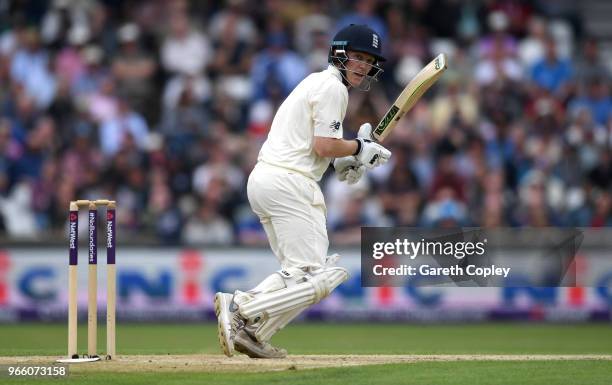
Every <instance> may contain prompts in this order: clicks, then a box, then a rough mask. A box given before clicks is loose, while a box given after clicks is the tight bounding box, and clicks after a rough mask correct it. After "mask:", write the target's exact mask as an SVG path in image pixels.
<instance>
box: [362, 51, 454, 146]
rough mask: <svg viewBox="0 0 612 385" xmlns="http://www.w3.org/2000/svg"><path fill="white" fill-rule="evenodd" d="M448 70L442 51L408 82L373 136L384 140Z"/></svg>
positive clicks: (377, 139)
mask: <svg viewBox="0 0 612 385" xmlns="http://www.w3.org/2000/svg"><path fill="white" fill-rule="evenodd" d="M445 70H446V56H445V55H444V54H443V53H442V54H440V55H438V56H437V57H436V58H435V59H434V60H432V61H431V62H430V63H429V64H427V65H426V66H425V67H423V69H422V70H421V71H419V73H418V74H417V75H416V76H415V77H414V78H413V79H412V80H411V81H410V83H408V85H407V86H406V88H404V90H403V91H402V93H401V94H400V95H399V96H398V97H397V99H396V100H395V102H394V103H393V105H392V106H391V108H389V111H387V113H386V114H385V116H383V118H382V119H381V120H380V122H379V123H378V125H377V126H376V128H375V129H374V131H373V132H372V136H373V137H374V139H375V140H376V141H378V142H382V141H383V140H384V139H385V138H386V137H387V135H389V133H390V132H391V131H392V130H393V128H394V127H395V126H396V125H397V122H398V121H399V120H400V119H401V118H402V117H403V116H404V115H405V114H406V112H408V110H410V109H411V108H412V107H414V105H415V104H416V103H417V102H418V100H419V99H420V98H421V96H422V95H423V94H424V93H425V91H427V90H428V89H429V88H430V87H431V86H432V85H433V84H434V83H435V82H436V80H438V78H439V77H440V76H441V75H442V73H443V72H444V71H445Z"/></svg>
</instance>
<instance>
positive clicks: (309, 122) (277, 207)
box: [215, 24, 391, 358]
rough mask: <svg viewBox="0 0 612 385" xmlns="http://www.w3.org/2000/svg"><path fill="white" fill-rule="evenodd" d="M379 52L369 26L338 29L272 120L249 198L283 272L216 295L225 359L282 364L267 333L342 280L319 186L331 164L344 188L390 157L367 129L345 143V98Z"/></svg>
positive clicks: (372, 71) (371, 72) (368, 73)
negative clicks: (320, 60) (324, 62)
mask: <svg viewBox="0 0 612 385" xmlns="http://www.w3.org/2000/svg"><path fill="white" fill-rule="evenodd" d="M381 48H382V41H381V40H380V36H379V35H378V34H377V33H376V32H374V31H373V30H372V29H370V28H369V27H367V26H365V25H354V24H351V25H350V26H348V27H345V28H343V29H342V30H340V31H339V32H338V33H337V34H336V36H335V37H334V39H333V41H332V43H331V46H330V49H329V59H328V60H329V66H328V68H327V69H326V70H324V71H321V72H317V73H313V74H311V75H309V76H308V77H306V78H305V79H304V80H303V81H302V82H301V83H300V84H298V86H297V87H296V88H295V89H294V90H293V91H292V92H291V94H289V96H288V97H287V99H285V101H284V102H283V103H282V104H281V106H280V107H279V109H278V111H277V112H276V115H275V116H274V120H273V122H272V127H271V129H270V133H269V134H268V138H267V139H266V141H265V143H264V144H263V146H262V148H261V151H260V152H259V156H258V159H257V164H256V166H255V167H254V169H253V171H252V172H251V174H250V176H249V179H248V184H247V194H248V199H249V203H250V205H251V208H252V209H253V211H254V212H255V213H256V214H257V215H258V216H259V219H260V221H261V224H262V225H263V228H264V230H265V232H266V235H267V237H268V241H269V242H270V247H271V248H272V252H274V254H275V255H276V258H277V259H278V261H279V262H280V268H281V269H280V270H278V271H276V272H274V273H272V274H270V275H269V276H268V277H266V278H265V279H264V280H263V281H262V282H261V283H260V284H259V285H257V286H256V287H254V288H253V289H251V290H249V291H240V290H236V292H235V293H234V294H233V295H232V294H229V293H216V295H215V312H216V314H217V318H218V323H219V325H218V335H219V343H220V345H221V348H222V349H223V353H225V355H226V356H228V357H229V356H232V355H233V354H234V351H238V352H240V353H244V354H246V355H248V356H249V357H252V358H283V357H285V356H286V355H287V351H286V350H285V349H281V348H278V347H275V346H273V345H272V344H270V342H269V340H270V339H271V338H272V336H273V335H274V333H276V332H277V331H278V330H280V329H282V328H283V327H284V326H285V325H287V324H288V323H289V322H291V320H293V319H294V318H295V317H296V316H297V315H298V314H299V313H301V312H302V311H303V310H304V309H306V308H307V307H309V306H311V305H313V304H316V303H318V302H319V301H321V300H322V299H323V298H325V297H327V296H328V295H329V294H330V293H331V292H332V291H333V290H334V289H335V288H336V287H337V286H338V285H340V284H341V283H342V282H344V281H346V280H347V279H348V272H347V271H346V270H345V269H344V268H342V267H338V266H335V263H336V262H337V260H338V255H337V254H334V255H332V256H327V249H328V246H329V240H328V238H327V230H326V207H325V201H324V198H323V194H322V193H321V189H320V188H319V185H318V183H317V182H318V181H319V180H321V177H322V176H323V173H324V172H325V171H326V170H327V168H328V167H329V165H330V163H332V164H333V167H334V169H335V172H336V174H337V177H338V178H339V179H340V180H341V181H346V182H347V183H350V184H352V183H355V182H357V181H358V180H359V179H360V178H361V176H362V175H363V173H364V172H365V170H366V169H372V168H374V167H377V166H379V165H381V164H384V163H385V162H387V160H388V159H389V157H390V156H391V152H390V151H389V150H387V149H386V148H384V147H383V146H381V145H380V144H378V143H375V142H372V141H371V140H370V138H371V131H372V126H371V125H370V124H369V123H366V124H363V125H362V126H361V127H360V129H359V133H358V136H357V138H356V139H353V140H344V139H343V126H342V122H343V120H344V116H345V113H346V108H347V104H348V89H349V88H351V87H355V88H358V89H361V90H363V91H367V90H368V89H369V88H370V82H371V81H372V80H377V77H378V76H379V75H380V73H381V72H382V69H381V68H380V63H381V62H383V61H385V58H384V57H383V56H382V49H381Z"/></svg>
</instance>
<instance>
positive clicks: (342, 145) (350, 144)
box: [313, 136, 359, 158]
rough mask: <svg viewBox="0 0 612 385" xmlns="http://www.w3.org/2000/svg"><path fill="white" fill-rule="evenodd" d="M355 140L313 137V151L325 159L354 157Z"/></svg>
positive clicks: (356, 147)
mask: <svg viewBox="0 0 612 385" xmlns="http://www.w3.org/2000/svg"><path fill="white" fill-rule="evenodd" d="M358 146H359V145H358V144H357V141H356V140H344V139H335V138H324V137H319V136H315V138H314V145H313V147H314V151H315V153H316V154H317V155H319V156H322V157H325V158H340V157H343V156H349V155H355V153H356V152H357V149H358Z"/></svg>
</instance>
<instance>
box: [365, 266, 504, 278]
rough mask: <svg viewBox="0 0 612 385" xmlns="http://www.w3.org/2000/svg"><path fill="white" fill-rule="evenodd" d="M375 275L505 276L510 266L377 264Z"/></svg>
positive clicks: (374, 269)
mask: <svg viewBox="0 0 612 385" xmlns="http://www.w3.org/2000/svg"><path fill="white" fill-rule="evenodd" d="M372 272H373V273H374V275H377V276H381V275H384V276H391V275H403V276H417V275H418V276H438V277H443V276H446V277H449V276H455V277H456V276H466V275H467V276H477V277H483V278H487V277H491V276H498V277H499V276H503V277H504V278H507V277H508V274H510V267H499V266H495V265H491V266H476V265H467V266H465V267H461V266H450V267H433V266H430V265H421V266H418V267H415V266H408V265H400V266H398V267H383V266H382V265H375V266H374V268H373V269H372Z"/></svg>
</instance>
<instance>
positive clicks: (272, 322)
mask: <svg viewBox="0 0 612 385" xmlns="http://www.w3.org/2000/svg"><path fill="white" fill-rule="evenodd" d="M307 307H308V305H305V306H302V307H300V308H297V309H292V310H289V311H288V312H285V313H283V314H281V315H279V316H276V317H272V318H270V319H268V320H266V321H263V322H262V323H261V325H259V327H258V328H257V329H256V330H255V332H254V334H255V338H257V340H258V341H260V342H264V341H269V340H270V338H272V336H273V335H274V334H276V332H277V331H279V330H281V329H282V328H284V327H285V326H287V324H288V323H289V322H291V321H293V319H294V318H295V317H297V316H298V315H299V314H300V313H301V312H302V311H303V310H304V309H306V308H307Z"/></svg>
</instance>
